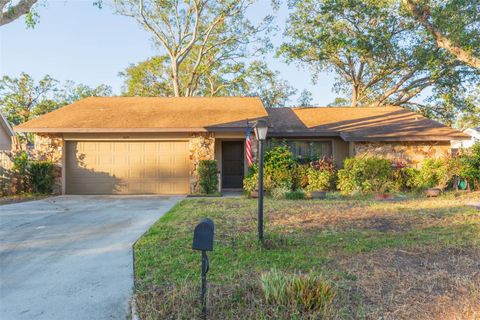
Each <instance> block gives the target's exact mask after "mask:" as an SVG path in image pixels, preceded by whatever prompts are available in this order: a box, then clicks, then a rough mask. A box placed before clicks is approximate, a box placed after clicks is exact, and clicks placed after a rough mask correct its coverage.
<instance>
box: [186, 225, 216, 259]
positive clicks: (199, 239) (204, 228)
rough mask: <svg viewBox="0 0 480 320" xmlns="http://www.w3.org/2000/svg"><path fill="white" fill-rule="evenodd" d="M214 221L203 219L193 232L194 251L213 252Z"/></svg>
mask: <svg viewBox="0 0 480 320" xmlns="http://www.w3.org/2000/svg"><path fill="white" fill-rule="evenodd" d="M214 228H215V227H214V225H213V221H212V220H210V219H208V218H205V219H203V220H202V221H201V222H200V223H199V224H198V225H197V226H196V227H195V230H194V231H193V246H192V248H193V249H194V250H202V251H213V233H214Z"/></svg>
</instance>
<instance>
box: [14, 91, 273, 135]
mask: <svg viewBox="0 0 480 320" xmlns="http://www.w3.org/2000/svg"><path fill="white" fill-rule="evenodd" d="M265 116H267V112H266V111H265V108H264V107H263V104H262V102H261V100H260V99H259V98H257V97H215V98H213V97H211V98H205V97H190V98H153V97H152V98H149V97H91V98H86V99H83V100H80V101H77V102H75V103H72V104H70V105H68V106H65V107H63V108H60V109H58V110H55V111H53V112H50V113H48V114H45V115H43V116H41V117H39V118H36V119H33V120H30V121H28V122H26V123H23V124H21V125H19V126H17V127H15V130H16V131H19V132H58V133H62V132H122V131H123V132H125V131H127V132H171V131H177V132H178V131H205V130H213V131H214V130H222V129H226V130H234V129H235V128H244V127H245V126H246V121H247V120H254V119H258V118H262V117H265Z"/></svg>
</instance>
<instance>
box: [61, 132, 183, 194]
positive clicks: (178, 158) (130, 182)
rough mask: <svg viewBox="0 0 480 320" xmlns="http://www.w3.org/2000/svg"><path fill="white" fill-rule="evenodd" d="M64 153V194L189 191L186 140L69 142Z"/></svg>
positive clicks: (176, 192)
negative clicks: (65, 192) (65, 188)
mask: <svg viewBox="0 0 480 320" xmlns="http://www.w3.org/2000/svg"><path fill="white" fill-rule="evenodd" d="M66 152H67V154H66V187H67V190H66V191H67V193H71V194H144V193H156V194H162V193H163V194H185V193H188V192H189V158H188V142H186V141H161V142H160V141H157V142H140V141H139V142H112V141H102V142H93V141H90V142H88V141H69V142H68V143H67V151H66Z"/></svg>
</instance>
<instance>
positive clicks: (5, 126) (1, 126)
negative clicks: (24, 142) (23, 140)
mask: <svg viewBox="0 0 480 320" xmlns="http://www.w3.org/2000/svg"><path fill="white" fill-rule="evenodd" d="M13 137H15V132H14V131H13V129H12V127H11V126H10V124H9V123H8V121H7V118H5V116H4V115H3V114H2V113H1V112H0V151H10V150H11V149H12V139H13Z"/></svg>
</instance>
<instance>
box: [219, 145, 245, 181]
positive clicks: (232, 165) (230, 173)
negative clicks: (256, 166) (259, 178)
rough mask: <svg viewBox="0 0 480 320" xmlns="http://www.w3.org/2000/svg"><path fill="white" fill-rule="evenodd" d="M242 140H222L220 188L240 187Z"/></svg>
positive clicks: (242, 166) (242, 167)
mask: <svg viewBox="0 0 480 320" xmlns="http://www.w3.org/2000/svg"><path fill="white" fill-rule="evenodd" d="M243 151H244V148H243V141H222V188H242V184H243V170H244V165H243V158H244V154H243Z"/></svg>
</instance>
